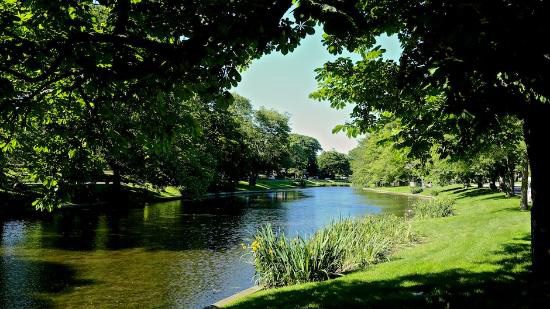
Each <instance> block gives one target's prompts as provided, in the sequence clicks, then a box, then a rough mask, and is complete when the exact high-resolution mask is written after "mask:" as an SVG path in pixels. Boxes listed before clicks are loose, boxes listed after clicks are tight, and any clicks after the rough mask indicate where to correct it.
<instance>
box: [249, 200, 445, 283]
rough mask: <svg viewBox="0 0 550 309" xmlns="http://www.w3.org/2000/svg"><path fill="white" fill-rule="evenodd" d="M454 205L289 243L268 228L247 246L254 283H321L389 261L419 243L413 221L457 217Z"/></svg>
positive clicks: (426, 205)
mask: <svg viewBox="0 0 550 309" xmlns="http://www.w3.org/2000/svg"><path fill="white" fill-rule="evenodd" d="M453 207H454V200H453V199H449V198H438V199H433V200H429V201H418V202H417V203H415V204H414V205H413V209H412V211H410V212H409V214H411V215H409V216H406V217H397V216H395V215H378V216H367V217H362V218H351V219H341V220H338V221H334V222H332V223H331V224H329V225H327V226H326V227H324V228H322V229H320V230H319V231H317V232H315V233H313V234H312V235H310V236H309V237H301V236H296V237H293V238H290V237H288V236H286V235H285V234H284V233H283V232H281V231H280V230H275V229H274V228H273V227H272V226H271V225H270V224H266V225H263V226H261V227H260V228H259V229H258V230H257V231H256V233H255V234H254V237H253V241H252V243H251V244H249V245H244V248H245V249H247V250H248V253H249V254H250V255H251V256H252V263H253V264H254V267H255V270H256V283H257V284H258V285H262V286H265V287H267V288H270V287H281V286H287V285H294V284H300V283H306V282H312V281H323V280H328V279H331V278H334V277H338V276H342V275H344V274H346V273H348V272H351V271H355V270H360V269H365V268H367V267H368V266H370V265H374V264H378V263H381V262H385V261H388V260H389V259H390V256H391V255H392V253H393V252H395V251H396V250H398V249H399V247H402V246H405V245H410V244H412V243H414V242H415V241H416V240H417V239H418V237H417V235H415V234H414V233H413V231H412V228H411V220H414V219H424V218H435V217H446V216H450V215H452V214H453Z"/></svg>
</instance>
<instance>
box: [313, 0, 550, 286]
mask: <svg viewBox="0 0 550 309" xmlns="http://www.w3.org/2000/svg"><path fill="white" fill-rule="evenodd" d="M304 2H306V3H307V4H306V5H303V7H306V8H308V9H309V12H310V14H311V15H312V16H315V15H316V14H318V13H319V10H321V11H322V9H321V7H323V4H320V3H318V2H317V1H304ZM328 3H330V4H332V7H331V9H332V11H333V12H338V13H339V14H338V15H339V16H340V20H341V24H346V25H347V26H348V27H338V28H336V29H331V28H330V27H327V28H326V29H325V30H326V32H328V33H329V35H327V36H326V37H325V43H326V45H327V47H328V50H329V52H333V53H335V54H336V53H339V52H341V51H342V50H343V49H344V48H347V49H349V50H352V51H356V52H358V53H359V54H360V56H361V59H360V60H359V61H356V62H353V61H352V60H351V59H349V58H348V59H346V58H340V59H337V60H335V61H332V62H329V63H326V64H325V65H324V66H323V67H322V68H320V69H319V70H318V71H317V73H318V76H317V80H318V83H319V89H318V90H317V91H316V92H314V93H313V94H312V97H314V98H315V99H318V100H328V101H330V103H331V105H332V106H333V107H336V108H342V107H343V106H345V105H346V104H350V103H351V104H354V105H355V106H354V108H353V112H352V117H353V120H352V122H351V123H349V124H347V125H346V126H344V127H343V128H344V129H346V128H350V129H351V130H352V133H355V132H356V131H366V130H367V129H369V128H371V127H373V126H376V125H378V124H379V123H381V122H382V123H383V122H384V121H386V119H387V118H391V117H399V119H400V121H401V123H402V125H403V130H402V133H401V137H403V140H402V142H401V143H402V144H403V145H404V146H409V147H411V152H412V153H414V154H416V155H417V156H422V157H424V158H426V157H428V156H429V155H430V149H431V148H432V146H433V145H434V144H439V145H440V147H439V153H441V154H449V153H451V154H452V153H463V152H464V151H465V150H466V151H467V150H468V149H471V147H472V145H473V147H474V148H477V144H478V143H481V144H483V143H484V141H485V140H486V139H487V138H488V137H489V139H491V137H494V136H498V135H499V133H500V132H502V122H503V121H502V120H503V119H505V118H506V117H509V116H513V117H517V118H518V119H520V120H523V122H524V125H523V133H524V136H525V140H526V145H527V152H528V156H529V161H530V164H531V167H532V186H531V187H532V192H533V193H534V194H533V197H534V198H533V209H532V214H533V234H532V235H533V236H532V237H533V252H534V256H533V263H534V268H535V273H537V274H538V275H540V276H541V277H545V278H544V280H546V281H548V280H549V277H550V256H549V255H548V252H549V250H550V236H549V233H548V231H549V230H550V215H549V214H550V208H549V207H548V206H547V205H550V194H546V192H545V191H546V187H547V186H548V179H547V175H548V174H550V164H547V157H548V155H549V151H548V147H546V140H547V136H546V132H547V131H548V117H550V104H548V102H549V100H550V87H547V81H548V80H549V79H550V70H549V69H548V68H549V66H550V61H548V60H549V59H548V55H549V54H550V45H548V44H547V43H546V42H542V41H540V40H537V38H540V37H548V36H549V35H550V27H547V23H548V18H549V16H550V15H549V13H548V12H550V10H549V3H548V1H539V0H528V1H522V2H521V3H520V2H514V1H509V0H489V1H478V2H472V1H400V0H390V1H386V0H383V1H382V0H375V1H371V0H368V1H367V0H363V1H359V2H356V1H341V2H338V3H333V2H331V1H329V2H328ZM352 3H353V4H352ZM306 11H307V10H306ZM320 15H321V18H322V14H320ZM334 15H337V14H334ZM333 17H334V16H333ZM327 19H328V18H327ZM333 19H334V18H333ZM381 34H389V35H392V34H396V35H397V37H398V38H399V40H400V43H401V48H402V53H401V56H400V59H399V62H396V61H393V60H389V59H384V58H383V57H382V54H383V51H382V50H381V49H380V47H379V46H376V37H377V36H379V35H381ZM532 41H536V42H535V43H531V42H532ZM526 46H528V48H527V47H526ZM497 145H498V144H497ZM510 165H511V164H510ZM508 169H510V168H508ZM508 174H511V173H508ZM508 178H510V177H508ZM508 181H510V180H508ZM537 191H538V192H537ZM541 192H542V193H541Z"/></svg>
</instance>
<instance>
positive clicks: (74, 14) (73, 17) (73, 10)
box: [68, 6, 77, 19]
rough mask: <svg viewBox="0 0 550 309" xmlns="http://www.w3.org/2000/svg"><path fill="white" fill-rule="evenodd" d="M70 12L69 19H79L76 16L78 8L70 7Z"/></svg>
mask: <svg viewBox="0 0 550 309" xmlns="http://www.w3.org/2000/svg"><path fill="white" fill-rule="evenodd" d="M68 12H69V17H70V18H71V19H76V17H77V15H76V8H74V7H72V6H70V7H69V11H68Z"/></svg>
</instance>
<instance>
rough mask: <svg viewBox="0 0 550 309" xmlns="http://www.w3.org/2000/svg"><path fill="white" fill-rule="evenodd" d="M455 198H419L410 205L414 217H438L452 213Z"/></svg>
mask: <svg viewBox="0 0 550 309" xmlns="http://www.w3.org/2000/svg"><path fill="white" fill-rule="evenodd" d="M454 205H455V200H454V199H453V198H450V197H440V198H435V199H427V200H419V201H417V202H416V203H414V205H413V207H412V211H413V215H414V217H415V218H419V219H426V218H440V217H449V216H452V215H453V214H454Z"/></svg>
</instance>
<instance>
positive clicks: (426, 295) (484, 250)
mask: <svg viewBox="0 0 550 309" xmlns="http://www.w3.org/2000/svg"><path fill="white" fill-rule="evenodd" d="M440 195H441V196H445V195H449V196H453V197H455V198H456V199H457V206H456V215H455V216H452V217H447V218H436V219H426V220H418V221H416V220H415V221H413V228H414V230H415V231H416V232H417V233H418V234H419V235H420V236H421V237H420V240H419V242H418V243H417V244H414V245H412V246H408V247H406V248H402V249H400V250H398V251H397V252H396V253H395V254H394V255H393V256H392V258H391V261H389V262H385V263H381V264H378V265H374V266H372V267H370V268H368V269H366V270H363V271H358V272H355V273H351V274H348V275H346V276H343V277H340V278H338V279H334V280H330V281H324V282H315V283H307V284H301V285H294V286H289V287H284V288H278V289H269V290H264V291H260V292H257V293H254V294H252V295H250V296H248V297H245V298H242V299H238V300H237V301H236V302H234V303H232V304H230V305H229V307H237V308H238V307H243V308H249V307H255V308H264V307H346V306H348V307H349V306H367V307H375V308H376V307H397V306H399V307H426V306H433V307H455V308H456V307H458V308H461V307H463V306H466V305H474V306H476V307H478V306H485V307H502V306H503V307H518V306H520V307H525V306H528V305H531V306H536V307H538V306H541V305H543V304H542V303H544V304H548V302H549V299H550V295H549V294H544V293H543V292H540V291H541V290H537V291H539V292H532V289H531V288H532V286H531V285H530V283H528V282H529V281H528V278H529V276H528V274H529V272H528V267H529V263H530V262H529V261H530V242H529V237H530V236H529V235H530V234H529V231H530V222H529V213H528V212H521V211H520V210H519V199H518V198H506V197H505V196H504V195H503V194H501V193H493V192H491V191H490V190H488V189H477V188H476V189H474V188H469V189H463V188H461V187H459V186H452V187H446V188H442V192H441V194H440ZM546 293H548V291H547V290H546ZM548 308H550V307H548Z"/></svg>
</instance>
